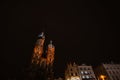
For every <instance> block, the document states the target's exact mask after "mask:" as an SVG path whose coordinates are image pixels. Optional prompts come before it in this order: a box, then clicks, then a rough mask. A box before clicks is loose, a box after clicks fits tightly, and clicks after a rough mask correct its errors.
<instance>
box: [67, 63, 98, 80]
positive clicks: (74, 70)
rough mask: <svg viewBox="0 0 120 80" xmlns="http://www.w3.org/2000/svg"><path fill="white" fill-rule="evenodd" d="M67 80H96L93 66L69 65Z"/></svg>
mask: <svg viewBox="0 0 120 80" xmlns="http://www.w3.org/2000/svg"><path fill="white" fill-rule="evenodd" d="M65 80H96V77H95V74H94V72H93V69H92V66H87V65H85V64H84V65H76V64H75V63H74V64H73V65H72V64H69V65H67V69H66V71H65Z"/></svg>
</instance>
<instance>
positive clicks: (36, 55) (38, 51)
mask: <svg viewBox="0 0 120 80" xmlns="http://www.w3.org/2000/svg"><path fill="white" fill-rule="evenodd" d="M44 41H45V36H44V33H43V32H42V33H41V34H40V35H38V40H37V42H36V44H35V47H34V52H33V57H32V63H33V64H40V61H41V57H42V54H43V47H44Z"/></svg>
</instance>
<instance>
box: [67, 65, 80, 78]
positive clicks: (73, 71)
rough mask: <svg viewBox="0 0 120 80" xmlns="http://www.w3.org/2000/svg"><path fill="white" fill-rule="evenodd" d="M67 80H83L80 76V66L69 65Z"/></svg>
mask: <svg viewBox="0 0 120 80" xmlns="http://www.w3.org/2000/svg"><path fill="white" fill-rule="evenodd" d="M65 80H82V79H81V76H80V75H79V71H78V65H77V64H75V63H74V64H73V65H72V64H71V63H70V64H68V65H67V69H66V70H65Z"/></svg>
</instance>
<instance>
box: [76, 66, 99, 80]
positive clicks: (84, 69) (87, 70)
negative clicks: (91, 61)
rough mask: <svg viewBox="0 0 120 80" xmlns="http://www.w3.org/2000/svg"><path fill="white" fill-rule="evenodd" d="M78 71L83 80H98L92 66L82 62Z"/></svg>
mask: <svg viewBox="0 0 120 80" xmlns="http://www.w3.org/2000/svg"><path fill="white" fill-rule="evenodd" d="M78 71H79V74H80V76H81V78H82V80H97V79H96V77H95V73H94V71H93V69H92V66H88V65H85V64H82V65H80V66H78Z"/></svg>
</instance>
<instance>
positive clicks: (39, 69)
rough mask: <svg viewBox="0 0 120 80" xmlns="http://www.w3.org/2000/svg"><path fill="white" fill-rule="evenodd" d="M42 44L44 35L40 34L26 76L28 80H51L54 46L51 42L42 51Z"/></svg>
mask: <svg viewBox="0 0 120 80" xmlns="http://www.w3.org/2000/svg"><path fill="white" fill-rule="evenodd" d="M44 42H45V35H44V33H43V32H42V33H41V34H40V35H38V39H37V42H36V44H35V47H34V52H33V56H32V61H31V66H30V69H29V75H28V79H29V80H53V62H54V54H55V46H54V45H53V44H52V41H50V43H49V44H48V47H47V50H46V51H44ZM44 52H45V53H44Z"/></svg>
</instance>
